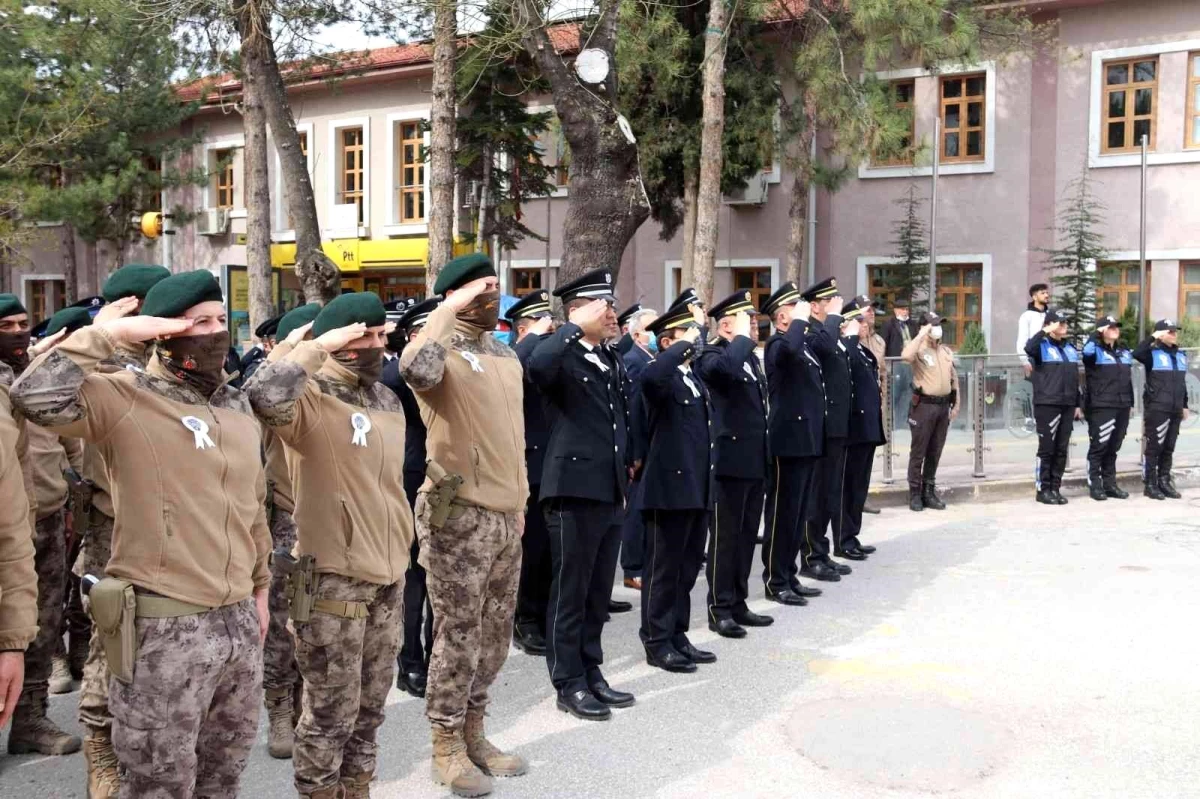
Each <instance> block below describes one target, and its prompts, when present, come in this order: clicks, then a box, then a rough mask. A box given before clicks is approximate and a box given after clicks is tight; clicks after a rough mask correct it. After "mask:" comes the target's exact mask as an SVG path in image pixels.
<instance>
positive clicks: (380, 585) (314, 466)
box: [247, 292, 413, 799]
mask: <svg viewBox="0 0 1200 799" xmlns="http://www.w3.org/2000/svg"><path fill="white" fill-rule="evenodd" d="M386 321H387V320H386V316H385V311H384V308H383V303H381V302H380V301H379V297H377V296H376V295H374V294H371V293H366V292H359V293H355V294H345V295H342V296H341V297H338V298H337V299H335V300H333V301H332V302H330V303H329V304H328V305H326V306H325V307H324V308H323V309H322V310H321V312H320V314H319V315H318V316H317V319H316V321H315V322H314V323H313V326H312V330H311V333H312V335H313V337H314V338H313V340H312V341H304V342H300V343H298V344H297V345H296V346H295V348H294V349H293V348H292V342H289V341H285V342H283V343H282V344H279V345H277V346H276V348H275V350H274V352H273V353H272V358H271V360H269V361H268V362H267V363H265V364H264V365H262V366H261V367H259V369H258V371H256V372H255V373H254V376H253V377H252V378H251V380H250V381H249V385H248V386H247V391H248V393H249V395H250V401H251V403H252V404H253V406H254V410H255V412H256V413H257V414H258V416H259V418H260V419H261V420H262V421H263V423H264V424H266V425H267V426H269V427H270V428H271V429H272V430H273V431H274V433H275V435H277V436H278V437H279V438H280V440H282V441H283V443H284V444H285V445H286V446H287V448H288V454H287V460H288V464H289V467H290V469H289V470H290V473H291V475H292V478H293V486H292V487H293V489H294V494H295V497H296V508H295V517H296V524H297V525H298V526H299V530H298V535H299V547H298V550H299V553H300V555H301V556H304V555H311V556H312V557H313V558H314V559H315V561H316V572H317V575H318V579H317V585H316V589H315V592H314V596H315V600H314V602H313V607H312V613H311V615H310V616H309V618H307V619H300V618H293V620H292V625H293V628H294V630H295V633H296V661H297V662H298V663H299V665H300V674H301V676H302V677H303V678H304V688H303V694H302V699H301V710H300V721H299V723H298V724H297V725H296V733H295V743H294V746H293V749H292V763H293V765H294V767H295V775H296V776H295V783H296V790H297V791H298V792H299V793H300V795H301V796H309V797H319V798H320V799H337V798H338V797H347V798H348V799H362V798H365V797H367V796H369V795H370V789H369V786H370V783H371V781H372V779H374V776H375V767H376V752H377V749H378V746H377V745H376V742H375V738H376V734H377V732H378V729H379V725H380V724H382V723H383V718H384V703H385V702H386V700H387V695H388V690H389V689H390V688H391V685H392V677H393V674H394V669H395V667H396V653H397V651H398V650H399V649H400V625H401V612H402V604H403V594H404V572H405V569H407V568H408V552H409V547H410V546H411V544H412V537H413V523H412V511H411V510H410V509H409V507H408V503H407V502H406V501H405V498H404V480H403V467H404V411H403V409H402V408H401V406H400V401H399V400H398V399H397V398H396V395H395V394H393V393H392V392H391V391H390V390H388V389H387V388H386V387H385V386H383V385H381V384H380V383H379V382H378V380H379V375H380V371H381V369H382V365H383V343H384V338H385V335H386V334H385V329H386ZM280 351H282V354H278V353H280ZM293 607H295V606H293Z"/></svg>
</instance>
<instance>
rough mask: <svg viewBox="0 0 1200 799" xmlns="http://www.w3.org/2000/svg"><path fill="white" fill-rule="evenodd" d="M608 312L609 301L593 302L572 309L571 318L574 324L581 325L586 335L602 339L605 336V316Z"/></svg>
mask: <svg viewBox="0 0 1200 799" xmlns="http://www.w3.org/2000/svg"><path fill="white" fill-rule="evenodd" d="M607 311H608V301H607V300H592V301H591V302H589V303H588V304H587V305H580V306H579V307H578V308H574V309H572V310H571V313H570V316H569V318H570V320H571V323H572V324H575V325H579V328H580V329H581V330H582V331H583V332H584V334H585V335H587V336H590V337H592V338H600V337H602V336H603V335H604V314H605V313H606V312H607Z"/></svg>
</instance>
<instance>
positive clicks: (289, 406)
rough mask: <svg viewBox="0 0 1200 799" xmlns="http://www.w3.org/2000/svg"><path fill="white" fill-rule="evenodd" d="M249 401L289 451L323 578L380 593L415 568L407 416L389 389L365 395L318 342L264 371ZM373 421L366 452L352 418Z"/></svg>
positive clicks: (301, 516) (301, 526)
mask: <svg viewBox="0 0 1200 799" xmlns="http://www.w3.org/2000/svg"><path fill="white" fill-rule="evenodd" d="M246 391H247V393H248V394H249V395H250V402H251V404H252V405H253V406H254V410H255V412H257V413H258V416H259V418H260V419H262V421H263V422H264V423H265V424H267V425H269V426H270V427H271V428H272V429H273V430H274V431H275V433H276V435H277V436H278V437H279V438H280V439H281V440H282V441H283V442H284V444H286V445H287V447H288V449H289V450H291V452H290V453H289V454H288V456H287V464H288V466H289V472H290V474H291V482H292V487H293V490H294V492H295V498H296V508H295V511H294V512H293V515H294V516H295V518H296V526H297V529H298V535H299V541H300V547H299V551H300V552H301V553H302V554H306V555H312V556H313V557H314V558H316V561H317V571H319V572H332V573H334V574H340V575H342V576H344V577H351V578H354V579H356V580H363V581H366V582H369V583H375V584H377V585H388V584H391V583H394V582H397V581H399V580H400V579H402V578H403V576H404V571H405V569H407V568H408V553H409V547H410V546H411V545H412V540H413V517H412V510H411V509H410V508H409V506H408V500H407V499H406V497H405V495H404V408H403V407H402V406H401V405H400V400H399V399H398V398H397V397H396V395H395V394H393V393H392V391H391V389H389V388H387V387H386V386H384V385H383V384H381V383H374V384H373V385H371V386H368V387H365V388H363V387H360V386H359V384H358V378H357V376H356V375H355V373H354V372H352V371H351V370H349V369H347V368H345V367H344V366H342V365H341V364H339V363H338V362H337V361H335V360H334V359H333V358H331V357H329V354H328V353H326V352H325V350H324V349H322V348H321V346H320V345H319V344H317V343H316V342H314V341H306V342H303V343H302V344H300V345H299V346H298V347H296V349H294V350H292V351H291V352H289V353H287V354H286V355H284V356H281V357H280V358H278V359H277V360H274V361H268V362H266V363H264V364H263V365H262V366H260V367H258V370H257V371H255V373H254V375H253V376H252V377H251V378H250V383H249V385H248V386H247V387H246ZM355 417H358V418H359V419H360V420H366V421H367V422H369V424H370V429H369V430H367V431H366V434H365V438H364V440H363V445H362V446H360V445H359V444H356V443H354V438H355V435H354V434H355V428H354V419H355Z"/></svg>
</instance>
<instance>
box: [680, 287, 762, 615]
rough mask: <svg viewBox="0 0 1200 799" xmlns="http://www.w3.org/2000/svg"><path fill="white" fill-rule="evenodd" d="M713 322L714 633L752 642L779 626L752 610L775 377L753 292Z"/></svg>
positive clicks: (702, 364)
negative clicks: (755, 634)
mask: <svg viewBox="0 0 1200 799" xmlns="http://www.w3.org/2000/svg"><path fill="white" fill-rule="evenodd" d="M708 315H709V316H711V317H712V318H713V319H715V320H716V324H717V339H716V340H715V341H714V342H713V343H712V344H711V345H710V346H707V347H705V348H704V349H703V350H702V351H701V352H700V357H699V358H697V359H696V363H695V371H696V374H698V375H699V376H700V379H701V381H703V383H704V385H705V386H707V387H708V390H709V394H710V396H711V398H712V404H713V411H714V415H715V419H716V425H715V427H716V431H717V440H716V444H717V448H716V469H715V470H714V471H715V475H716V486H715V488H716V495H715V498H714V502H713V510H712V513H711V514H710V516H709V533H710V538H709V546H708V552H709V555H708V574H707V576H708V627H709V629H710V630H713V631H714V632H716V633H717V634H719V635H721V636H724V637H725V638H744V637H745V636H746V629H745V628H746V627H766V626H767V625H769V624H771V623H772V622H773V621H774V619H772V618H771V617H770V616H762V615H759V614H757V613H754V612H753V611H751V610H750V609H749V608H748V607H747V606H746V600H747V598H748V597H749V581H750V569H751V567H752V566H753V564H754V546H755V542H756V539H757V538H758V528H759V525H760V524H761V523H762V514H763V501H764V499H765V497H766V478H767V376H766V373H765V372H764V371H763V368H762V363H761V362H760V361H759V358H758V348H757V344H756V342H757V340H758V323H757V319H756V317H757V313H756V311H755V308H754V303H753V302H751V297H750V292H748V291H744V290H743V291H736V292H734V293H733V294H731V295H730V296H729V297H727V298H725V299H724V300H722V301H721V302H719V303H717V304H716V305H714V306H713V307H712V309H711V310H709V312H708Z"/></svg>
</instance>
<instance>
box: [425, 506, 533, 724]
mask: <svg viewBox="0 0 1200 799" xmlns="http://www.w3.org/2000/svg"><path fill="white" fill-rule="evenodd" d="M414 512H415V515H416V520H417V537H418V539H419V540H420V542H421V565H422V566H424V567H425V573H426V582H427V584H428V586H429V600H430V602H431V603H432V604H433V655H432V656H431V657H430V659H429V682H428V687H427V688H426V691H425V715H426V716H427V717H428V718H429V721H430V723H431V724H434V725H436V726H438V727H442V728H444V729H459V728H461V727H462V726H463V722H464V720H465V719H466V716H467V712H468V710H469V711H470V712H471V713H478V714H482V713H483V712H484V711H485V710H486V709H487V703H488V689H489V688H490V687H491V685H492V682H493V681H495V679H496V675H497V674H499V673H500V667H501V666H503V665H504V661H505V660H506V659H507V658H508V646H509V643H510V642H511V640H512V627H513V615H514V613H515V612H516V607H517V585H518V583H519V582H520V577H521V535H520V533H519V532H518V527H517V523H518V520H517V514H515V513H497V512H495V511H490V510H486V509H484V508H480V507H478V506H475V505H456V506H455V507H454V509H453V510H452V511H451V518H449V519H447V520H446V523H445V524H444V525H443V526H442V527H441V528H439V529H437V530H433V529H431V528H430V527H429V506H428V503H427V495H426V494H421V495H420V496H418V497H417V504H416V507H415V509H414Z"/></svg>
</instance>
